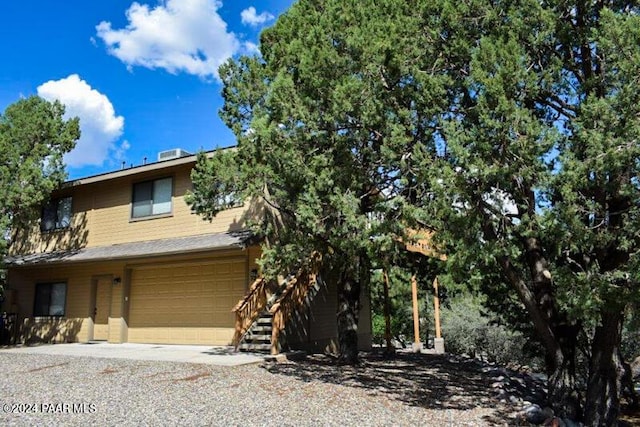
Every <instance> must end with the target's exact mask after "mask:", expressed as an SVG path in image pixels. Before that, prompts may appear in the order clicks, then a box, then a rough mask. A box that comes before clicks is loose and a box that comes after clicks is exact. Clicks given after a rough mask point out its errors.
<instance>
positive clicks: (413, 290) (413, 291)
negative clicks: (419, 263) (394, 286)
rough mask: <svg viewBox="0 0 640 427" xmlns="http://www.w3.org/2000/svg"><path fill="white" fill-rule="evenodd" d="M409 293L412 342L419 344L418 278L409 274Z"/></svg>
mask: <svg viewBox="0 0 640 427" xmlns="http://www.w3.org/2000/svg"><path fill="white" fill-rule="evenodd" d="M411 294H412V297H413V342H414V343H415V344H416V346H418V345H420V313H419V310H418V280H417V279H416V275H415V274H414V275H413V276H411Z"/></svg>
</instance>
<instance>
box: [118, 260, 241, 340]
mask: <svg viewBox="0 0 640 427" xmlns="http://www.w3.org/2000/svg"><path fill="white" fill-rule="evenodd" d="M245 274H246V260H245V259H244V258H233V259H221V260H217V261H208V262H201V263H191V264H179V265H175V264H174V265H166V264H160V265H149V266H144V267H140V268H136V269H134V270H133V271H132V277H131V292H130V296H129V301H130V305H129V333H128V340H129V342H139V343H158V344H208V345H227V344H229V343H230V342H231V338H232V337H233V332H234V322H235V318H234V315H233V313H231V308H233V306H234V305H235V304H236V303H237V302H238V300H239V299H240V298H241V297H242V296H243V295H244V292H245V283H246V276H245Z"/></svg>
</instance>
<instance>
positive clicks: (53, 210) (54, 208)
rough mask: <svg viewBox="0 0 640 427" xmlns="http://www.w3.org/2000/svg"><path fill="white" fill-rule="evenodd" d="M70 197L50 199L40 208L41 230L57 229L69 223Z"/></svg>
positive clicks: (70, 212) (65, 226) (67, 225)
mask: <svg viewBox="0 0 640 427" xmlns="http://www.w3.org/2000/svg"><path fill="white" fill-rule="evenodd" d="M71 214H72V211H71V197H62V198H59V199H52V200H50V201H49V203H47V204H46V205H45V206H44V208H42V220H41V222H40V229H41V230H42V231H51V230H59V229H61V228H67V227H69V225H70V224H71Z"/></svg>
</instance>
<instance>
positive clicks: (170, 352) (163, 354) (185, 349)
mask: <svg viewBox="0 0 640 427" xmlns="http://www.w3.org/2000/svg"><path fill="white" fill-rule="evenodd" d="M0 352H2V353H18V354H20V353H22V354H49V355H62V356H78V357H97V358H108V359H130V360H157V361H164V362H183V363H203V364H209V365H218V366H239V365H246V364H250V363H258V362H262V361H264V360H265V358H266V357H268V356H267V355H263V354H255V353H236V352H234V351H233V349H232V348H231V347H210V346H199V345H160V344H157V345H156V344H133V343H123V344H109V343H106V342H92V343H72V344H45V345H38V346H33V347H28V346H24V347H13V348H5V349H1V350H0Z"/></svg>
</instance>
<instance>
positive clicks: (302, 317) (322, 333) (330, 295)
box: [286, 282, 372, 353]
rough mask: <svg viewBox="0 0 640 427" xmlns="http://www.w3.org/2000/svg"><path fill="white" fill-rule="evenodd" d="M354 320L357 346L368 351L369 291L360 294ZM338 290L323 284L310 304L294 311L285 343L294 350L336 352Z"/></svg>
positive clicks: (288, 325)
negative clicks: (356, 320) (359, 306)
mask: <svg viewBox="0 0 640 427" xmlns="http://www.w3.org/2000/svg"><path fill="white" fill-rule="evenodd" d="M325 283H326V282H325ZM360 304H361V308H360V313H359V319H358V348H359V349H360V350H363V351H364V350H371V347H372V333H371V309H370V298H369V291H368V290H364V289H363V290H362V292H361V294H360ZM337 308H338V290H337V286H336V283H335V282H333V283H327V285H326V286H323V287H321V288H320V290H319V292H318V294H316V296H315V298H314V299H313V301H312V302H311V305H310V306H309V307H308V308H307V309H306V310H304V311H302V312H300V313H297V314H296V315H295V316H294V317H293V318H292V319H291V320H290V321H289V323H288V324H287V331H286V334H287V343H288V344H289V346H290V347H292V348H295V349H303V350H308V351H323V352H329V353H337V352H338V348H339V346H338V340H337V336H338V324H337V319H336V311H337Z"/></svg>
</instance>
